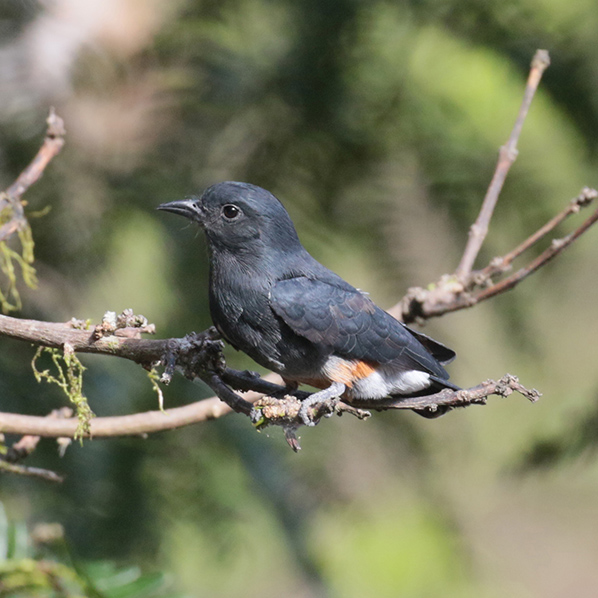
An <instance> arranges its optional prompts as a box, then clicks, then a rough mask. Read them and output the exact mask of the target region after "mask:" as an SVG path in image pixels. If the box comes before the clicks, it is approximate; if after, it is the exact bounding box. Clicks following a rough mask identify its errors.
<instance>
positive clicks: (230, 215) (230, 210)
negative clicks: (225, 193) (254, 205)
mask: <svg viewBox="0 0 598 598" xmlns="http://www.w3.org/2000/svg"><path fill="white" fill-rule="evenodd" d="M222 215H223V216H224V217H225V218H226V219H227V220H235V219H236V218H238V217H239V216H240V215H241V210H240V209H239V208H238V207H237V206H235V205H233V204H232V203H228V204H226V205H225V206H223V208H222Z"/></svg>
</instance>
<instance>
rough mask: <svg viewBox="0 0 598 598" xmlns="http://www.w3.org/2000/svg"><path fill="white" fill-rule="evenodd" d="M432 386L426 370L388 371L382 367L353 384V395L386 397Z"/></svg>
mask: <svg viewBox="0 0 598 598" xmlns="http://www.w3.org/2000/svg"><path fill="white" fill-rule="evenodd" d="M428 386H430V375H429V374H427V373H426V372H419V371H417V370H409V371H407V372H388V371H385V370H384V368H380V370H378V371H377V372H375V373H373V374H371V375H369V376H368V377H367V378H362V379H361V380H358V381H357V382H355V384H354V385H353V389H352V392H351V395H352V396H353V397H354V398H356V399H384V398H385V397H388V396H392V395H408V394H411V393H414V392H418V391H420V390H423V389H424V388H427V387H428Z"/></svg>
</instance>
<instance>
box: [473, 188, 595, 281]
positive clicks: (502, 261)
mask: <svg viewBox="0 0 598 598" xmlns="http://www.w3.org/2000/svg"><path fill="white" fill-rule="evenodd" d="M597 197H598V191H596V189H590V188H589V187H584V188H583V189H582V190H581V193H580V194H579V195H578V196H577V197H575V198H573V199H572V200H571V201H570V202H569V203H568V204H567V206H566V207H565V209H564V210H563V211H562V212H561V213H560V214H557V215H556V216H555V217H554V218H552V219H551V220H550V221H548V222H547V223H546V224H545V225H544V226H543V227H541V228H539V229H538V230H537V231H536V232H535V233H534V234H533V235H530V236H529V237H528V238H527V239H526V240H525V241H523V243H521V244H520V245H518V246H517V247H515V249H513V250H512V251H510V252H509V253H507V254H506V255H504V256H502V257H497V258H494V259H493V260H492V261H491V262H490V264H489V265H488V266H486V267H485V268H483V269H482V270H478V271H477V272H474V273H473V275H472V279H473V281H474V282H475V284H477V285H479V286H481V285H483V284H485V283H486V282H487V281H488V280H489V279H491V278H492V277H493V276H496V275H499V274H502V273H504V272H506V271H507V270H509V269H510V267H511V264H512V263H513V261H514V260H515V259H517V258H518V257H519V256H520V255H521V254H522V253H524V252H525V251H527V250H528V249H529V248H530V247H533V246H534V245H535V244H536V243H537V242H538V241H540V240H541V239H543V238H544V237H545V236H546V235H547V234H548V233H550V232H552V231H553V230H554V229H555V228H556V227H557V226H558V225H559V224H560V223H561V222H563V221H564V220H565V219H567V218H568V217H569V216H571V215H572V214H577V213H578V212H579V211H580V210H581V209H582V208H585V207H587V206H589V205H590V204H591V203H592V202H593V201H594V200H595V199H596V198H597Z"/></svg>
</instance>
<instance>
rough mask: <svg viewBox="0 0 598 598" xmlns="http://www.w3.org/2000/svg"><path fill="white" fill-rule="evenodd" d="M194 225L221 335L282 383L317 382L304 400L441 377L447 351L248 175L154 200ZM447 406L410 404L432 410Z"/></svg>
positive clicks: (369, 397) (419, 385)
mask: <svg viewBox="0 0 598 598" xmlns="http://www.w3.org/2000/svg"><path fill="white" fill-rule="evenodd" d="M157 209H158V210H163V211H167V212H171V213H174V214H178V215H180V216H184V217H185V218H188V219H189V220H191V221H193V222H195V223H197V224H199V226H200V227H201V228H202V229H203V231H204V232H205V235H206V238H207V247H208V256H209V305H210V314H211V317H212V321H213V324H214V326H215V327H216V329H217V330H218V332H219V333H220V334H221V335H222V337H223V339H224V340H225V341H226V342H228V343H229V344H230V345H232V346H233V347H234V348H235V349H237V350H240V351H242V352H244V353H246V354H247V355H249V357H251V358H252V359H253V360H254V361H255V362H257V363H258V364H259V365H261V366H263V367H264V368H267V369H269V370H272V371H274V372H276V373H278V374H279V375H280V376H281V377H282V379H283V381H284V383H285V385H286V387H287V388H289V389H297V388H298V386H299V385H301V384H303V385H309V386H311V387H314V388H316V389H320V390H319V391H318V392H315V393H313V394H311V395H310V397H309V398H308V399H306V400H304V401H303V402H302V405H301V408H300V410H299V415H300V417H301V419H302V421H303V423H305V424H306V425H309V426H313V425H315V422H314V421H313V418H312V416H311V415H310V408H313V407H314V406H319V405H320V404H327V405H329V406H330V404H331V403H332V404H333V405H334V404H336V402H337V401H338V400H343V401H346V402H349V403H350V402H351V401H357V402H358V401H367V402H372V401H373V402H375V401H378V400H385V399H386V400H387V399H394V400H400V399H401V398H407V397H413V396H428V395H431V394H435V393H437V392H439V391H440V390H442V389H444V388H449V389H452V390H459V387H458V386H455V385H454V384H452V383H451V382H449V374H448V373H447V371H446V370H445V369H444V367H443V366H445V365H446V364H448V363H449V362H451V361H452V360H453V359H454V358H455V352H454V351H452V350H451V349H449V348H448V347H446V346H444V345H443V344H441V343H439V342H438V341H435V340H433V339H432V338H430V337H429V336H426V335H425V334H422V333H421V332H418V331H415V330H413V329H411V328H409V327H408V326H406V325H404V324H403V323H402V322H400V321H399V320H397V319H396V318H394V317H393V316H391V315H390V314H389V313H388V312H386V311H384V310H383V309H382V308H380V307H378V305H376V304H375V303H374V302H373V301H372V299H370V297H369V296H368V295H367V293H365V292H363V291H361V290H359V289H357V288H355V287H354V286H352V285H351V284H349V283H348V282H346V281H345V280H344V279H343V278H341V277H340V276H339V275H337V274H335V273H334V272H333V271H331V270H329V269H328V268H326V267H325V266H324V265H322V264H321V263H320V262H319V261H317V260H316V259H315V258H314V257H312V256H311V254H310V253H308V251H307V250H306V249H305V247H303V245H302V244H301V241H300V240H299V236H298V234H297V231H296V229H295V226H294V225H293V222H292V220H291V218H290V216H289V214H288V212H287V210H286V209H285V207H284V206H283V204H282V203H281V202H280V201H279V200H278V199H277V198H276V197H275V196H274V195H273V194H272V193H270V192H269V191H267V190H266V189H263V188H261V187H258V186H257V185H252V184H250V183H243V182H236V181H225V182H221V183H217V184H215V185H212V186H210V187H208V188H207V189H206V190H205V191H204V192H203V193H201V195H196V196H191V197H188V198H187V199H182V200H175V201H171V202H168V203H163V204H161V205H159V206H158V208H157ZM449 410H450V407H448V406H437V408H436V409H434V408H423V409H417V410H415V409H414V411H416V412H417V413H419V414H420V415H423V416H425V417H428V418H431V417H437V416H439V415H443V414H444V413H445V412H446V411H449Z"/></svg>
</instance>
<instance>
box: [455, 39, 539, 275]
mask: <svg viewBox="0 0 598 598" xmlns="http://www.w3.org/2000/svg"><path fill="white" fill-rule="evenodd" d="M549 65H550V57H549V55H548V52H547V51H546V50H538V51H537V52H536V54H535V56H534V58H533V60H532V64H531V69H530V73H529V76H528V79H527V85H526V88H525V94H524V96H523V102H522V103H521V108H520V109H519V114H518V116H517V120H516V121H515V126H514V127H513V130H512V131H511V135H510V137H509V139H508V141H507V143H506V144H505V145H503V146H502V147H501V148H500V152H499V156H498V163H497V165H496V170H495V171H494V176H493V177H492V181H491V182H490V186H489V187H488V191H487V192H486V197H484V201H483V203H482V208H481V210H480V214H479V215H478V218H477V220H476V221H475V223H474V224H472V226H471V229H470V231H469V240H468V242H467V245H466V247H465V251H464V252H463V257H462V258H461V262H460V263H459V266H458V267H457V270H456V271H455V275H456V277H457V279H458V280H459V281H461V282H462V283H466V282H467V279H468V278H469V275H470V273H471V269H472V267H473V264H474V262H475V259H476V257H477V255H478V253H479V251H480V248H481V247H482V243H483V242H484V239H485V238H486V234H487V233H488V226H489V224H490V219H491V218H492V214H493V212H494V207H495V206H496V202H497V201H498V196H499V195H500V192H501V189H502V186H503V184H504V182H505V179H506V177H507V174H508V172H509V170H510V168H511V166H512V164H513V162H515V160H516V158H517V142H518V140H519V135H520V134H521V129H522V127H523V123H524V121H525V118H526V116H527V112H528V110H529V107H530V105H531V103H532V99H533V97H534V95H535V93H536V90H537V88H538V84H539V83H540V79H541V78H542V74H543V73H544V71H545V70H546V68H547V67H548V66H549Z"/></svg>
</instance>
